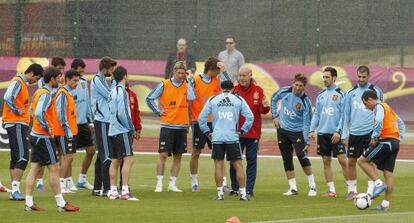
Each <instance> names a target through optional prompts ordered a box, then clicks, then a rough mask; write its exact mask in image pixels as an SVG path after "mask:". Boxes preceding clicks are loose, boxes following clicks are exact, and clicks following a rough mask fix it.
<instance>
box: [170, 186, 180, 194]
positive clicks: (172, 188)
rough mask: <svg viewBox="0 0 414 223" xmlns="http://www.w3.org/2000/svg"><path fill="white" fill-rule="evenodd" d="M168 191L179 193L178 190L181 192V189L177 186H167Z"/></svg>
mask: <svg viewBox="0 0 414 223" xmlns="http://www.w3.org/2000/svg"><path fill="white" fill-rule="evenodd" d="M168 191H170V192H178V193H180V192H183V191H182V190H180V189H178V187H177V186H175V185H174V186H168Z"/></svg>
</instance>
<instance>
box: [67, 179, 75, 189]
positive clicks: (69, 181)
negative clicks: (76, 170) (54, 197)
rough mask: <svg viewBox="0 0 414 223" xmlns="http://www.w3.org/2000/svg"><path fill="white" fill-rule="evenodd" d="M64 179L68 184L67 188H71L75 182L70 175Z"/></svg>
mask: <svg viewBox="0 0 414 223" xmlns="http://www.w3.org/2000/svg"><path fill="white" fill-rule="evenodd" d="M65 180H66V183H67V184H68V188H72V187H74V186H75V183H74V182H73V178H72V177H67V178H66V179H65Z"/></svg>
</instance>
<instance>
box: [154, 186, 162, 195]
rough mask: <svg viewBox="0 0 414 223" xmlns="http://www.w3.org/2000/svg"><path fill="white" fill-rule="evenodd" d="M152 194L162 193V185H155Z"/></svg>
mask: <svg viewBox="0 0 414 223" xmlns="http://www.w3.org/2000/svg"><path fill="white" fill-rule="evenodd" d="M154 192H156V193H160V192H162V184H157V185H156V186H155V190H154Z"/></svg>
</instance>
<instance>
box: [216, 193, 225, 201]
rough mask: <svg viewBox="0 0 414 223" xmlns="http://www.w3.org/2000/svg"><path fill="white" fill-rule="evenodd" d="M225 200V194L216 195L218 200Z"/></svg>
mask: <svg viewBox="0 0 414 223" xmlns="http://www.w3.org/2000/svg"><path fill="white" fill-rule="evenodd" d="M223 200H224V194H218V195H217V196H216V201H223Z"/></svg>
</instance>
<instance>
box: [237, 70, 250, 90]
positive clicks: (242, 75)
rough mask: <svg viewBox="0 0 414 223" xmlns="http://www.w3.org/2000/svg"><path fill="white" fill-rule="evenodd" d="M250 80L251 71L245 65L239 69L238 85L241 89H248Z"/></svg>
mask: <svg viewBox="0 0 414 223" xmlns="http://www.w3.org/2000/svg"><path fill="white" fill-rule="evenodd" d="M251 80H252V69H251V68H250V67H248V66H246V65H243V66H242V67H241V68H240V69H239V80H238V81H239V84H240V85H241V86H242V87H249V86H250V81H251Z"/></svg>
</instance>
